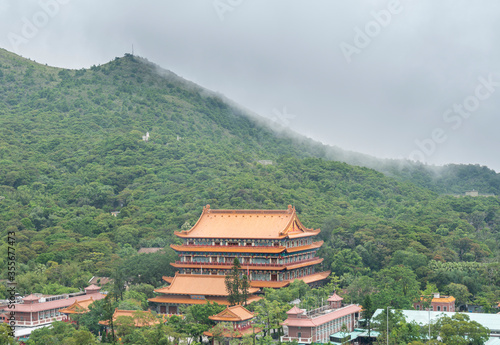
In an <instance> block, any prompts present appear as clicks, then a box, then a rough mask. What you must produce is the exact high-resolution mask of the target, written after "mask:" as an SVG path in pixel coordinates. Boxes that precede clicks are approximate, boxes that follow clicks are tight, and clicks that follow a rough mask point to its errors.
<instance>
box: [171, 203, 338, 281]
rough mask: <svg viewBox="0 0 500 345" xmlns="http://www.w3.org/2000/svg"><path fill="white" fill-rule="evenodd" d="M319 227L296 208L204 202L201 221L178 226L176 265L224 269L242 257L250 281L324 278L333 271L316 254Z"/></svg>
mask: <svg viewBox="0 0 500 345" xmlns="http://www.w3.org/2000/svg"><path fill="white" fill-rule="evenodd" d="M319 233H320V230H319V229H316V230H314V229H308V228H306V227H305V226H304V225H302V223H301V222H300V221H299V219H298V217H297V213H296V211H295V208H294V207H292V206H291V205H289V206H288V209H286V210H213V209H211V208H210V205H207V206H206V207H204V208H203V212H202V214H201V216H200V218H199V219H198V222H197V223H196V224H195V225H194V226H193V227H192V228H191V229H190V230H187V231H179V232H175V235H177V236H178V237H179V238H181V239H182V240H183V244H182V245H171V247H172V249H174V250H175V251H176V252H177V253H178V254H179V260H178V261H176V262H175V263H173V264H172V265H173V266H174V267H176V268H178V269H179V273H181V274H205V275H225V274H227V273H228V272H229V270H230V269H231V267H232V265H233V261H234V258H238V260H239V261H240V263H241V269H242V270H245V271H246V273H247V275H248V278H249V280H250V283H251V286H252V287H258V288H262V287H272V288H279V287H284V286H287V285H289V284H290V283H291V282H292V281H293V280H295V279H300V280H303V281H304V282H306V283H307V284H310V285H315V284H319V283H321V282H322V281H323V280H324V279H326V278H327V277H328V276H329V274H330V272H329V271H327V272H320V271H319V270H318V266H319V265H320V264H321V262H323V259H322V258H319V257H317V256H316V253H317V251H318V249H319V248H320V247H321V245H322V244H323V241H315V237H316V236H317V235H318V234H319Z"/></svg>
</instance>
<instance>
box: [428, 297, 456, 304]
mask: <svg viewBox="0 0 500 345" xmlns="http://www.w3.org/2000/svg"><path fill="white" fill-rule="evenodd" d="M432 302H435V303H448V302H455V297H453V296H443V297H439V298H433V299H432Z"/></svg>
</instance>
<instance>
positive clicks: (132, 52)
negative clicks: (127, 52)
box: [132, 44, 134, 55]
mask: <svg viewBox="0 0 500 345" xmlns="http://www.w3.org/2000/svg"><path fill="white" fill-rule="evenodd" d="M132 55H134V44H132Z"/></svg>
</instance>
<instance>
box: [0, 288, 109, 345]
mask: <svg viewBox="0 0 500 345" xmlns="http://www.w3.org/2000/svg"><path fill="white" fill-rule="evenodd" d="M100 289H101V288H100V287H99V286H96V285H90V286H87V287H86V288H85V293H83V292H77V293H71V294H63V295H42V294H36V295H35V294H31V295H29V296H26V297H24V298H23V299H22V303H19V304H17V303H16V304H14V306H15V309H13V310H15V323H16V330H15V337H16V338H18V337H24V336H27V335H29V334H31V332H32V331H33V330H35V329H37V328H40V327H47V326H50V324H51V323H52V322H53V321H65V322H69V321H70V319H69V318H68V315H69V314H75V313H71V312H68V311H69V310H68V308H70V307H71V310H74V311H75V312H79V311H84V309H86V308H87V307H88V305H89V304H90V303H92V302H93V301H97V300H100V299H103V298H104V297H106V295H104V294H102V293H101V292H100ZM78 305H79V307H77V306H78ZM78 308H80V309H78ZM10 311H11V309H9V308H8V307H7V306H5V307H3V308H2V309H0V313H5V314H6V315H9V313H10Z"/></svg>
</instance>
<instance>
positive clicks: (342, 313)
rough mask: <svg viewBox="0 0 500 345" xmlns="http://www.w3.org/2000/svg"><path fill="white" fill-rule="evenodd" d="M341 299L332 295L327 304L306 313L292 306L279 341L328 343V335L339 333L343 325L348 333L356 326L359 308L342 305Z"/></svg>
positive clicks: (353, 305) (351, 305)
mask: <svg viewBox="0 0 500 345" xmlns="http://www.w3.org/2000/svg"><path fill="white" fill-rule="evenodd" d="M342 300H343V298H342V297H340V296H338V295H337V294H336V293H334V294H333V295H332V296H331V297H330V298H328V300H327V301H328V304H327V305H325V306H323V307H321V308H318V309H314V310H310V311H306V310H304V309H300V308H298V307H297V306H294V307H293V308H292V309H290V310H289V311H288V312H287V314H288V318H287V319H286V320H285V321H284V322H283V326H284V327H283V328H284V331H285V335H284V336H282V337H281V341H294V340H295V341H297V342H298V343H300V344H311V343H316V342H318V343H328V342H329V341H330V335H332V334H334V333H336V332H339V331H340V330H341V329H342V327H343V325H345V326H346V328H347V331H348V332H352V331H353V330H354V328H355V327H356V326H357V322H358V320H359V318H360V315H361V310H362V308H361V306H360V305H357V304H350V305H342Z"/></svg>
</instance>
